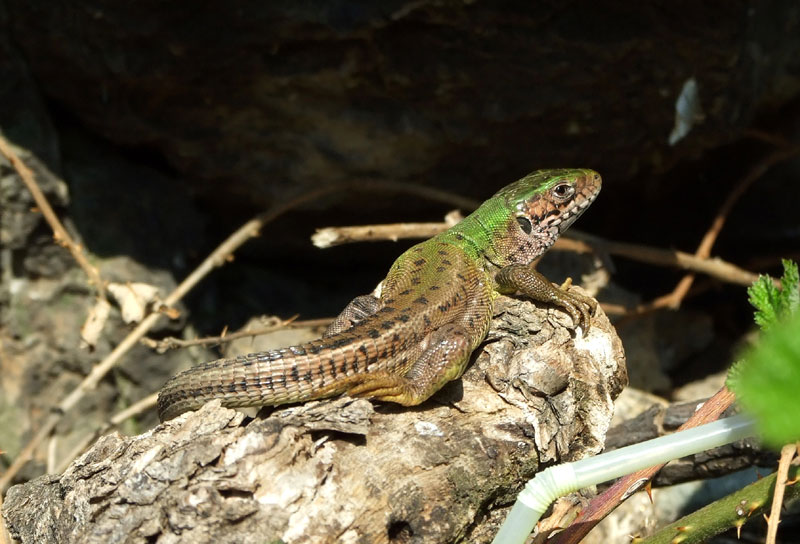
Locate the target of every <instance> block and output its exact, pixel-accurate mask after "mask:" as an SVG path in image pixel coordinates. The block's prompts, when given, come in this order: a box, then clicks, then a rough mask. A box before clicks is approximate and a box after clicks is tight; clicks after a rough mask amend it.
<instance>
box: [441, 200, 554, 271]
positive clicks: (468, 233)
mask: <svg viewBox="0 0 800 544" xmlns="http://www.w3.org/2000/svg"><path fill="white" fill-rule="evenodd" d="M557 237H558V232H553V233H549V232H548V233H541V234H540V235H539V236H535V237H531V236H526V235H525V234H524V233H523V232H522V230H521V229H520V228H519V226H518V225H517V222H516V220H515V218H514V213H513V212H512V210H510V209H509V207H508V205H507V203H506V202H505V200H504V199H502V198H498V197H495V198H490V199H489V200H487V201H486V202H484V203H483V204H482V205H481V206H480V207H479V208H478V209H477V210H475V211H474V212H472V213H471V214H470V215H468V216H467V217H465V218H464V219H463V220H462V221H461V222H460V223H458V224H457V225H455V226H454V227H452V228H451V229H450V230H447V231H445V232H443V233H441V234H439V235H438V236H437V238H439V240H440V241H442V242H446V243H449V244H453V245H456V246H458V247H459V248H461V249H462V251H464V252H465V253H466V254H467V255H468V256H469V257H470V258H471V259H473V260H475V261H476V262H478V263H481V264H482V265H483V268H484V269H487V271H488V270H489V269H497V268H502V267H504V266H507V265H509V264H512V263H521V264H528V263H530V262H531V261H533V260H534V259H536V258H538V257H540V256H541V255H542V254H544V253H545V252H546V251H547V250H548V249H549V248H550V246H551V245H553V243H554V242H555V240H556V238H557Z"/></svg>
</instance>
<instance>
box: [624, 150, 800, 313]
mask: <svg viewBox="0 0 800 544" xmlns="http://www.w3.org/2000/svg"><path fill="white" fill-rule="evenodd" d="M798 154H800V146H791V147H781V148H780V149H778V150H776V151H773V152H772V153H770V154H769V155H767V156H766V157H765V158H764V159H762V160H761V161H760V162H758V163H757V164H756V165H755V166H754V167H753V168H751V169H750V171H749V172H748V173H747V174H746V175H745V176H744V177H742V178H741V179H740V180H739V182H738V183H737V184H736V186H735V187H734V188H733V190H732V191H731V192H730V193H729V194H728V197H727V198H726V199H725V202H723V203H722V206H720V208H719V211H718V212H717V214H716V215H715V216H714V220H713V221H712V222H711V226H710V227H709V228H708V230H707V231H706V233H705V235H704V236H703V239H702V240H701V241H700V244H699V245H698V246H697V250H696V251H695V253H694V255H695V257H697V258H700V259H708V257H709V256H710V255H711V248H712V247H713V246H714V242H716V240H717V238H718V237H719V233H720V232H721V231H722V227H723V226H724V225H725V222H726V221H727V219H728V216H729V215H730V213H731V210H732V209H733V207H734V206H735V205H736V203H737V202H738V201H739V199H740V198H741V197H742V195H743V194H744V193H745V192H746V191H747V189H749V188H750V186H751V185H752V184H753V183H754V182H755V181H756V180H758V179H759V178H761V177H762V176H763V175H764V174H765V173H766V172H767V170H769V169H770V168H771V167H772V166H774V165H776V164H778V163H779V162H783V161H785V160H787V159H790V158H792V157H794V156H796V155H798ZM695 278H696V275H695V274H687V275H685V276H684V277H682V278H681V279H680V281H679V282H678V284H677V285H676V286H675V288H674V289H673V290H672V292H671V293H668V294H666V295H663V296H660V297H658V298H656V299H655V300H653V301H651V302H650V303H648V304H645V305H642V306H641V307H639V308H638V309H637V311H636V313H638V314H641V313H646V312H649V311H652V310H654V309H657V308H664V307H667V308H678V307H679V306H680V305H681V302H682V301H683V299H684V298H685V297H686V294H687V293H688V292H689V289H690V288H691V287H692V284H693V283H694V280H695ZM751 283H752V282H751Z"/></svg>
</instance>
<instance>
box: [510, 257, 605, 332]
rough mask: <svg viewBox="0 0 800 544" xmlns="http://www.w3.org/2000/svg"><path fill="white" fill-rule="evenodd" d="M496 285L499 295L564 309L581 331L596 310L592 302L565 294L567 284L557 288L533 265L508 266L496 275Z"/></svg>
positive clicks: (587, 324) (580, 296)
mask: <svg viewBox="0 0 800 544" xmlns="http://www.w3.org/2000/svg"><path fill="white" fill-rule="evenodd" d="M495 281H496V282H497V286H498V291H500V292H501V293H506V294H510V293H515V292H517V291H518V292H520V293H522V294H523V295H525V296H526V297H528V298H531V299H533V300H537V301H539V302H547V303H550V304H554V305H556V306H559V307H561V308H563V309H564V310H565V311H566V312H567V313H568V314H569V315H570V316H571V317H572V320H573V321H574V322H575V323H576V324H578V325H580V326H582V327H583V329H584V330H586V329H587V328H588V327H589V318H590V316H591V314H593V313H594V311H595V308H597V302H596V301H595V300H594V299H593V298H590V297H587V296H584V295H580V294H578V293H570V292H568V291H566V287H567V286H568V285H569V284H568V283H567V284H565V286H564V287H561V288H559V287H556V286H555V285H553V284H552V283H551V282H550V280H548V279H547V278H545V277H544V276H543V275H542V274H541V273H539V272H537V271H536V270H534V269H533V266H532V265H524V264H510V265H508V266H506V267H504V268H503V269H502V270H500V272H498V273H497V275H496V276H495Z"/></svg>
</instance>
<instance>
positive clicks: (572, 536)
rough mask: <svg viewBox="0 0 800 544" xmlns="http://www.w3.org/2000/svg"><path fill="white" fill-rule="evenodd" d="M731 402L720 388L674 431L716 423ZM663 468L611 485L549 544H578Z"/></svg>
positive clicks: (726, 393) (621, 479) (730, 397)
mask: <svg viewBox="0 0 800 544" xmlns="http://www.w3.org/2000/svg"><path fill="white" fill-rule="evenodd" d="M734 400H735V397H734V395H733V393H732V392H731V391H729V390H728V389H727V388H726V387H723V388H722V389H720V390H719V391H717V393H716V394H715V395H714V396H713V397H711V398H710V399H708V400H707V401H706V402H705V403H704V404H703V406H701V407H700V409H699V410H697V412H695V413H694V415H692V417H691V418H689V420H688V421H686V423H684V424H683V425H681V426H680V428H679V429H678V430H681V431H682V430H684V429H691V428H692V427H697V426H698V425H702V424H704V423H709V422H711V421H716V420H717V419H719V416H720V415H721V414H722V413H723V412H724V411H725V410H727V409H728V408H729V407H730V406H731V404H733V401H734ZM663 466H664V465H658V466H655V467H650V468H647V469H644V470H640V471H638V472H634V473H633V474H629V475H627V476H625V477H623V478H620V479H619V480H618V481H617V482H616V483H615V484H614V485H612V486H611V487H609V488H608V489H606V490H605V491H604V492H603V493H601V494H600V495H598V496H597V497H595V498H594V499H592V501H591V502H590V503H589V505H588V506H587V507H586V508H585V509H584V510H583V511H582V512H581V513H580V514H578V517H577V518H576V519H575V521H574V522H573V523H572V525H570V526H569V527H567V528H566V529H565V530H564V531H563V532H561V533H559V534H557V535H556V536H555V537H554V539H553V540H552V542H553V544H578V543H579V542H580V541H581V540H583V537H585V536H586V535H587V534H588V533H589V531H590V530H591V529H592V528H593V527H594V526H595V525H597V524H598V523H600V521H601V520H602V519H603V518H604V517H606V516H607V515H608V514H610V513H611V511H612V510H614V508H616V507H617V506H619V504H620V503H621V502H622V501H624V500H625V499H627V498H628V497H629V496H630V495H632V494H633V493H634V492H635V491H637V490H639V489H641V487H642V486H644V485H645V483H646V482H648V481H650V479H651V478H652V477H653V476H654V475H655V474H656V473H657V472H658V471H659V470H661V467H663Z"/></svg>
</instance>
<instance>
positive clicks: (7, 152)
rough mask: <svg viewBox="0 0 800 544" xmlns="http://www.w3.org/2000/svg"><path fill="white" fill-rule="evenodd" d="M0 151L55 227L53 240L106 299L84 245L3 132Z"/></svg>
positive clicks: (51, 225)
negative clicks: (63, 221)
mask: <svg viewBox="0 0 800 544" xmlns="http://www.w3.org/2000/svg"><path fill="white" fill-rule="evenodd" d="M0 153H2V154H3V155H4V156H5V157H6V158H7V159H8V161H9V162H10V163H11V166H13V167H14V170H16V171H17V173H18V174H19V177H20V178H22V182H23V183H24V184H25V186H26V187H27V188H28V190H29V191H30V192H31V195H32V196H33V199H34V200H35V201H36V206H37V207H38V208H39V210H40V211H41V212H42V216H43V217H44V219H45V221H47V223H48V224H49V225H50V228H51V229H53V240H55V242H56V243H57V244H58V245H60V246H62V247H65V248H67V249H68V250H69V252H70V253H71V254H72V258H73V259H75V262H77V263H78V265H79V266H80V267H81V268H83V270H84V272H86V275H87V276H89V283H90V284H92V285H94V287H95V289H97V297H98V298H99V299H101V300H106V287H105V283H104V282H103V280H102V278H101V277H100V273H99V272H98V271H97V268H95V267H94V266H93V265H92V264H91V263H90V262H89V260H88V259H87V258H86V254H85V253H84V252H83V246H81V245H80V244H78V243H77V242H75V240H73V239H72V237H71V236H70V235H69V233H68V232H67V229H65V228H64V225H63V224H62V223H61V221H60V220H59V219H58V216H57V215H56V213H55V212H54V211H53V207H52V206H50V203H49V202H48V201H47V198H46V197H45V196H44V193H42V190H41V189H40V188H39V185H38V184H37V183H36V178H35V177H34V175H33V172H32V171H31V169H30V168H28V166H27V165H26V164H25V163H24V162H22V160H21V159H20V158H19V157H18V156H17V154H16V153H15V152H14V150H13V149H12V148H11V144H9V143H8V141H7V140H6V139H5V138H4V137H3V136H2V134H0Z"/></svg>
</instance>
